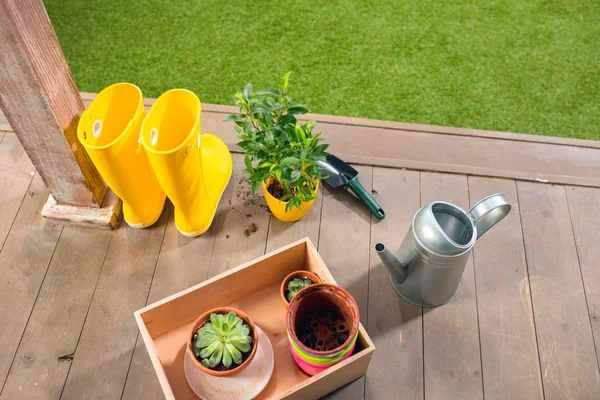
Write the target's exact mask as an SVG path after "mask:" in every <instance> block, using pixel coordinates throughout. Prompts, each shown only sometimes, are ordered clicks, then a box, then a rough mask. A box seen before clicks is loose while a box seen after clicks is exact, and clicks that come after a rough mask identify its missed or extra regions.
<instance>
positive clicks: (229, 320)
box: [223, 311, 237, 332]
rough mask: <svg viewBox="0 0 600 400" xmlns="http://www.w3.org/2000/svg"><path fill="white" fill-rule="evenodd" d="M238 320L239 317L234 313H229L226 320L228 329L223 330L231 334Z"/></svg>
mask: <svg viewBox="0 0 600 400" xmlns="http://www.w3.org/2000/svg"><path fill="white" fill-rule="evenodd" d="M236 318H237V315H235V313H234V312H233V311H229V313H228V314H227V317H226V318H225V323H226V324H227V329H223V330H224V331H225V332H231V331H232V330H233V324H234V323H235V319H236Z"/></svg>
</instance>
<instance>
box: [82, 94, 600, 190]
mask: <svg viewBox="0 0 600 400" xmlns="http://www.w3.org/2000/svg"><path fill="white" fill-rule="evenodd" d="M83 95H84V98H85V99H86V101H91V99H93V97H94V96H95V95H94V94H89V93H87V94H83ZM153 102H154V99H145V104H146V106H150V105H151V104H152V103H153ZM202 110H203V111H202V126H203V129H205V131H206V132H212V133H215V134H216V135H218V136H220V137H221V138H222V139H223V140H224V141H225V143H226V144H227V145H228V147H229V149H230V150H231V151H234V152H240V151H241V150H240V149H239V148H238V147H237V146H236V145H235V143H237V141H238V140H237V138H236V135H235V131H234V130H233V124H231V123H224V122H223V118H224V117H225V116H226V115H227V114H231V113H236V112H237V109H236V108H235V107H230V106H220V105H215V104H203V105H202ZM304 119H315V120H316V121H317V122H318V124H317V125H316V129H320V130H323V136H322V137H323V138H324V139H325V141H326V142H327V143H330V144H331V147H330V150H331V152H333V153H334V154H336V155H337V156H339V157H340V158H342V159H344V160H345V161H347V162H353V163H356V164H362V165H373V166H382V167H393V168H409V169H418V170H424V171H438V172H450V173H458V174H471V175H481V176H489V177H500V178H511V179H521V180H527V181H538V182H550V183H564V184H571V185H581V186H593V187H599V186H600V142H597V141H592V140H581V139H571V138H557V137H547V136H538V135H524V134H517V133H507V132H493V131H481V130H476V129H462V128H452V127H441V126H431V125H420V124H407V123H403V122H393V121H375V120H369V119H363V118H350V117H336V116H331V115H318V114H307V115H305V116H304ZM374 138H376V140H374Z"/></svg>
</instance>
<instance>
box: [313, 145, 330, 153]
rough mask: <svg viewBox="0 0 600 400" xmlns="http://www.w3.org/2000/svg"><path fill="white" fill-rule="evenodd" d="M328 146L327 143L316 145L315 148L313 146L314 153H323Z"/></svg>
mask: <svg viewBox="0 0 600 400" xmlns="http://www.w3.org/2000/svg"><path fill="white" fill-rule="evenodd" d="M328 147H329V145H328V144H321V145H319V146H317V148H315V153H324V152H325V150H327V148H328Z"/></svg>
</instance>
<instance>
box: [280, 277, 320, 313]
mask: <svg viewBox="0 0 600 400" xmlns="http://www.w3.org/2000/svg"><path fill="white" fill-rule="evenodd" d="M321 282H323V281H322V280H321V278H319V276H318V275H317V274H314V273H312V272H310V271H304V270H300V271H294V272H292V273H291V274H289V275H288V276H286V277H285V279H284V280H283V281H282V282H281V289H280V295H281V300H282V301H283V303H284V304H285V306H286V307H287V306H288V304H289V302H290V301H292V298H293V297H294V296H295V295H296V294H297V293H298V292H299V291H300V290H302V289H304V288H305V287H307V286H310V285H314V284H315V283H321Z"/></svg>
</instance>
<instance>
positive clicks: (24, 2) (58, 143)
mask: <svg viewBox="0 0 600 400" xmlns="http://www.w3.org/2000/svg"><path fill="white" fill-rule="evenodd" d="M0 36H1V37H2V39H1V40H0V54H2V57H1V58H0V70H2V71H4V72H5V73H3V74H2V75H0V91H2V96H1V97H0V106H1V107H2V110H3V111H4V114H5V115H6V117H7V119H8V121H9V122H10V125H11V126H12V127H13V129H14V130H15V133H16V134H17V136H18V137H19V140H20V141H21V143H22V144H23V147H24V148H25V151H26V152H27V154H28V155H29V158H30V159H31V160H32V162H33V164H34V165H35V167H36V169H37V170H38V172H39V173H40V176H41V177H42V179H43V181H44V183H45V184H46V186H47V187H48V188H49V189H50V192H51V194H52V196H53V197H54V198H55V199H56V201H58V202H59V203H64V204H71V205H78V206H87V207H98V206H99V205H101V204H102V201H103V199H104V194H105V192H106V184H105V183H104V181H103V180H102V178H101V177H100V174H99V173H98V171H97V170H96V168H95V167H94V165H93V164H92V161H91V160H90V158H89V156H88V154H87V152H86V151H85V150H84V148H83V146H81V145H80V144H79V141H78V140H77V123H78V121H79V117H80V116H81V113H82V112H83V110H84V107H83V103H82V101H81V97H80V96H79V92H78V91H77V87H76V86H75V81H74V80H73V76H72V75H71V71H70V70H69V66H68V65H67V62H66V60H65V58H64V55H63V53H62V49H61V47H60V44H59V42H58V38H57V37H56V34H55V32H54V29H53V28H52V23H51V22H50V19H49V18H48V14H47V13H46V9H45V8H44V4H43V3H42V0H1V1H0Z"/></svg>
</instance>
